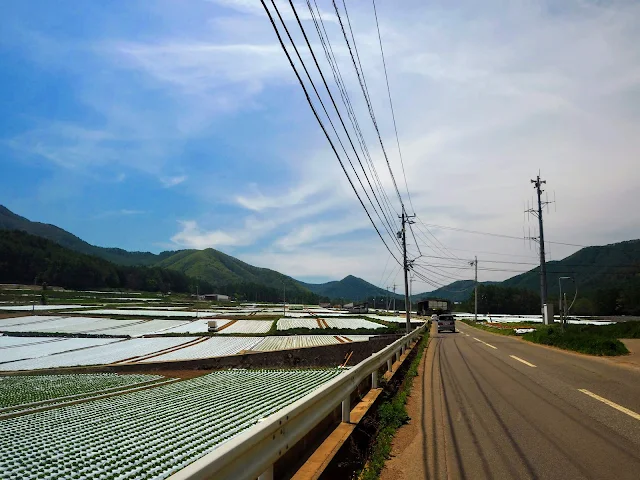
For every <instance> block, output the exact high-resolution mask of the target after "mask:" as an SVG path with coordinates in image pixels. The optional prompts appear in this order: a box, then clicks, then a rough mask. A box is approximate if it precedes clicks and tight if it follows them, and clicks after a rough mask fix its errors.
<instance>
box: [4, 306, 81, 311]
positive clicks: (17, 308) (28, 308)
mask: <svg viewBox="0 0 640 480" xmlns="http://www.w3.org/2000/svg"><path fill="white" fill-rule="evenodd" d="M72 308H86V305H0V310H7V311H11V312H31V311H35V312H39V311H47V310H69V309H72Z"/></svg>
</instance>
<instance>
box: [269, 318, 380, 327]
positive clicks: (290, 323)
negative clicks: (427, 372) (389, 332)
mask: <svg viewBox="0 0 640 480" xmlns="http://www.w3.org/2000/svg"><path fill="white" fill-rule="evenodd" d="M322 320H324V322H326V323H327V326H328V327H329V328H339V329H340V328H342V329H357V328H385V326H384V325H381V324H379V323H375V322H370V321H369V320H364V319H362V318H330V317H323V318H322ZM277 327H278V330H289V329H291V328H312V329H315V328H323V327H320V326H319V325H318V320H317V319H315V318H289V317H287V318H281V319H280V320H278V324H277Z"/></svg>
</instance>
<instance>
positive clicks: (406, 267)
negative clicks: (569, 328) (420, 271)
mask: <svg viewBox="0 0 640 480" xmlns="http://www.w3.org/2000/svg"><path fill="white" fill-rule="evenodd" d="M413 216H415V215H412V216H409V215H407V212H406V211H405V210H404V206H403V208H402V215H401V216H400V218H401V219H402V230H400V231H399V232H398V237H402V258H403V266H404V310H405V317H406V323H407V333H409V332H411V308H410V306H409V267H410V265H409V261H408V260H407V223H411V220H410V218H413ZM393 293H394V294H395V293H396V286H395V285H394V286H393ZM395 303H396V299H395V296H394V299H393V311H394V312H395V310H396V308H395Z"/></svg>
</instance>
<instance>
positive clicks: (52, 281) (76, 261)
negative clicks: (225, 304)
mask: <svg viewBox="0 0 640 480" xmlns="http://www.w3.org/2000/svg"><path fill="white" fill-rule="evenodd" d="M0 283H26V284H33V283H36V284H41V283H47V284H48V285H56V286H60V287H65V288H72V289H77V290H84V289H95V288H100V289H102V288H114V289H129V290H143V291H149V292H168V291H174V292H184V293H188V292H190V291H191V290H192V289H193V285H194V284H195V281H194V280H193V279H191V278H189V277H187V276H186V275H184V274H183V273H180V272H176V271H173V270H168V269H166V268H160V267H146V266H125V265H116V264H114V263H112V262H109V261H107V260H104V259H102V258H99V257H96V256H93V255H86V254H84V253H79V252H76V251H74V250H71V249H68V248H65V247H63V246H61V245H59V244H58V243H55V242H53V241H51V240H48V239H46V238H43V237H38V236H35V235H30V234H28V233H26V232H24V231H20V230H0ZM203 289H204V290H205V291H206V290H209V291H211V286H210V285H203Z"/></svg>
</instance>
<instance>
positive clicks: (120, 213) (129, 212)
mask: <svg viewBox="0 0 640 480" xmlns="http://www.w3.org/2000/svg"><path fill="white" fill-rule="evenodd" d="M147 213H148V212H146V211H144V210H133V209H127V208H122V209H120V210H108V211H106V212H102V213H98V214H96V215H94V216H93V218H95V219H98V218H108V217H129V216H133V215H145V214H147Z"/></svg>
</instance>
